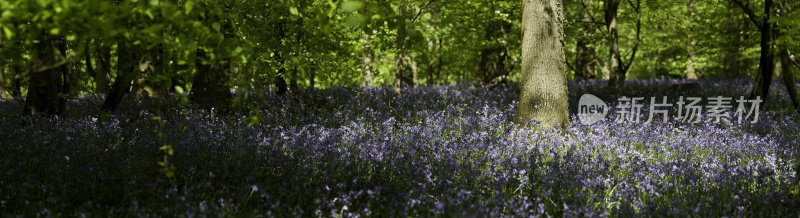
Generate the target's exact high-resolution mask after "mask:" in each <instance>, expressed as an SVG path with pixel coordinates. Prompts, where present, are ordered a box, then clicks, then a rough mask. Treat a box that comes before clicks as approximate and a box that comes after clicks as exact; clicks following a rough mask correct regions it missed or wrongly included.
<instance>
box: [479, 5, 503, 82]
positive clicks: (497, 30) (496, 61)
mask: <svg viewBox="0 0 800 218" xmlns="http://www.w3.org/2000/svg"><path fill="white" fill-rule="evenodd" d="M510 28H511V23H509V22H506V21H504V20H494V21H492V22H489V23H488V24H487V25H486V28H485V29H486V32H485V35H484V40H486V41H489V42H490V45H489V47H486V48H483V49H481V56H480V61H479V62H478V72H479V73H480V75H479V76H478V78H476V81H477V82H479V83H481V84H489V83H490V82H491V81H492V80H494V79H495V78H497V77H501V76H504V75H506V74H507V73H508V72H506V70H507V68H506V63H505V61H506V59H507V56H508V54H507V52H506V51H507V50H508V45H507V44H494V43H493V42H496V41H497V38H501V37H503V36H504V34H505V32H506V30H507V29H510Z"/></svg>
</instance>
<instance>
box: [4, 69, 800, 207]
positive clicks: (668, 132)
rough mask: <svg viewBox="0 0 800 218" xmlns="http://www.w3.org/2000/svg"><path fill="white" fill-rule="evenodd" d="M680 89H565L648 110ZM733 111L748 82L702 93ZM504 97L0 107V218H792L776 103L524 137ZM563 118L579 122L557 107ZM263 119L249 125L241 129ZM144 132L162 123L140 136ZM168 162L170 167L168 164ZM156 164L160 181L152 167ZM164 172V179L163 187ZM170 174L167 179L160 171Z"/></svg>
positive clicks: (454, 90) (416, 94) (366, 91)
mask: <svg viewBox="0 0 800 218" xmlns="http://www.w3.org/2000/svg"><path fill="white" fill-rule="evenodd" d="M679 82H684V81H677V80H639V81H629V82H628V83H627V84H626V86H625V88H623V89H621V90H619V92H612V91H610V90H608V89H605V88H604V87H605V82H603V81H587V82H571V83H570V99H569V101H570V104H571V105H573V106H574V105H576V102H577V98H578V97H579V96H580V95H581V94H584V93H592V94H595V95H597V96H600V97H601V98H604V99H614V98H615V97H617V96H620V95H628V96H633V95H638V96H647V97H649V96H654V95H658V93H663V90H664V87H668V86H669V84H671V83H679ZM700 84H701V86H702V87H703V88H704V89H705V92H706V93H705V94H706V95H726V96H733V95H745V94H746V92H747V90H748V88H747V87H748V84H750V81H748V80H701V81H700ZM518 93H519V88H518V86H517V85H504V86H499V87H495V88H491V89H490V88H474V87H470V86H469V85H450V86H434V87H417V88H407V89H404V90H403V94H402V95H395V94H393V93H392V91H391V90H390V89H385V88H332V89H326V90H300V91H295V92H294V93H293V94H290V95H288V96H283V97H279V96H276V95H274V93H271V92H257V93H253V94H255V95H256V96H261V97H260V98H251V99H250V100H251V101H253V103H251V105H255V107H254V108H257V109H258V111H250V110H246V109H244V110H234V111H233V112H230V113H226V114H220V113H216V112H214V113H212V112H208V111H202V110H198V109H194V108H193V107H185V106H181V105H179V104H177V103H174V102H166V103H164V102H161V103H155V102H148V101H145V102H143V103H140V104H134V103H133V101H130V100H129V101H128V102H125V103H124V104H123V108H122V109H120V111H118V112H117V113H115V114H106V113H104V112H102V111H99V110H98V109H96V108H98V103H99V102H98V100H97V99H94V98H87V99H77V100H74V101H72V102H70V104H69V109H68V110H69V112H68V114H67V115H66V116H64V117H49V118H41V117H40V118H28V119H23V118H22V117H21V115H20V111H21V105H20V103H19V102H15V101H6V102H0V153H2V154H3V155H4V157H3V158H2V159H1V160H2V161H0V211H2V214H8V215H14V214H19V215H31V216H36V215H39V216H55V215H69V216H72V215H93V216H103V215H117V214H128V215H180V216H196V215H213V216H217V215H219V216H223V215H234V216H237V215H238V216H242V215H259V216H268V217H269V216H292V215H303V216H339V215H343V216H430V215H447V216H476V215H477V216H499V215H520V216H526V215H543V216H546V215H555V216H560V215H566V216H604V215H622V216H627V215H634V214H640V215H643V214H644V215H667V216H681V215H690V214H691V215H694V214H697V215H700V216H706V215H707V216H740V215H752V216H765V215H792V216H796V215H797V214H798V211H799V210H798V209H797V208H800V207H798V206H800V204H798V199H797V198H796V197H793V196H792V195H790V194H789V189H790V187H791V186H792V184H793V182H795V181H796V177H797V175H796V174H795V173H796V170H795V168H794V167H795V166H796V165H797V162H798V153H797V148H798V144H800V117H798V116H797V115H796V113H794V112H791V111H788V110H786V109H785V108H786V107H788V105H789V104H790V103H789V102H786V100H783V99H786V98H785V95H786V94H785V92H784V91H783V89H782V87H781V86H779V85H778V86H776V87H775V89H773V93H776V94H774V95H772V96H771V97H770V98H769V99H768V101H769V102H770V104H769V105H768V106H767V108H766V109H765V112H762V114H761V116H760V121H759V122H758V123H756V124H742V125H738V124H736V125H728V124H712V123H700V124H685V123H679V122H667V123H661V122H654V123H650V124H644V123H615V122H612V121H604V122H601V123H599V124H596V125H592V126H583V125H580V124H578V123H579V122H578V121H577V117H576V116H573V124H572V125H570V126H568V127H566V128H564V129H540V128H522V127H520V126H517V125H515V124H513V123H512V122H511V119H512V117H513V115H514V112H515V110H516V104H517V101H516V100H517V98H518ZM570 110H572V113H573V114H574V113H575V112H576V108H571V109H570ZM255 114H259V116H258V121H259V122H258V123H257V124H255V125H252V126H248V124H249V122H246V121H243V120H246V119H245V118H248V117H252V116H253V115H255ZM154 117H158V119H154ZM166 145H169V148H170V149H171V154H168V152H167V151H166V149H164V147H165V146H166ZM162 163H163V164H162ZM165 169H166V170H165ZM170 170H171V172H172V176H168V175H167V172H170Z"/></svg>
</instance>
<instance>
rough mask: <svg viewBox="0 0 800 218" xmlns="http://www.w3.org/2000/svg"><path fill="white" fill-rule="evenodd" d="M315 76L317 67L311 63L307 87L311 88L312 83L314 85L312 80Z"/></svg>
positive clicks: (312, 86)
mask: <svg viewBox="0 0 800 218" xmlns="http://www.w3.org/2000/svg"><path fill="white" fill-rule="evenodd" d="M316 77H317V67H315V66H314V65H312V66H311V69H310V70H309V71H308V83H309V84H308V87H310V88H312V89H313V88H314V85H316V84H314V83H315V82H314V80H315V78H316Z"/></svg>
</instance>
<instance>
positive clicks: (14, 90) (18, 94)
mask: <svg viewBox="0 0 800 218" xmlns="http://www.w3.org/2000/svg"><path fill="white" fill-rule="evenodd" d="M18 61H21V60H17V61H14V62H13V63H11V87H10V88H11V90H9V92H11V97H13V98H14V99H21V98H22V79H21V77H22V73H21V72H22V67H20V64H19V63H17V62H18Z"/></svg>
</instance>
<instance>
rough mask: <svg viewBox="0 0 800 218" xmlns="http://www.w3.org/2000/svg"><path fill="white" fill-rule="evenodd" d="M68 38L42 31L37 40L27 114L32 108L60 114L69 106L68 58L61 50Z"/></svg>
mask: <svg viewBox="0 0 800 218" xmlns="http://www.w3.org/2000/svg"><path fill="white" fill-rule="evenodd" d="M62 43H65V40H64V39H63V38H61V37H58V36H52V35H49V34H46V33H44V32H42V33H41V34H40V37H39V39H38V40H37V41H36V42H34V45H33V52H34V58H35V61H34V63H33V64H34V66H35V67H34V68H33V69H32V70H31V72H30V80H29V81H30V83H29V84H28V97H27V98H26V100H25V107H24V109H23V110H24V113H25V114H28V113H30V112H32V111H36V112H43V113H46V114H51V115H60V114H63V113H64V110H65V109H66V98H65V94H66V93H64V89H63V88H64V77H65V76H66V74H67V72H64V71H65V70H66V67H65V65H66V57H64V56H62V54H63V53H62V52H60V51H59V50H60V49H61V48H65V47H66V46H65V45H62Z"/></svg>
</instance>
